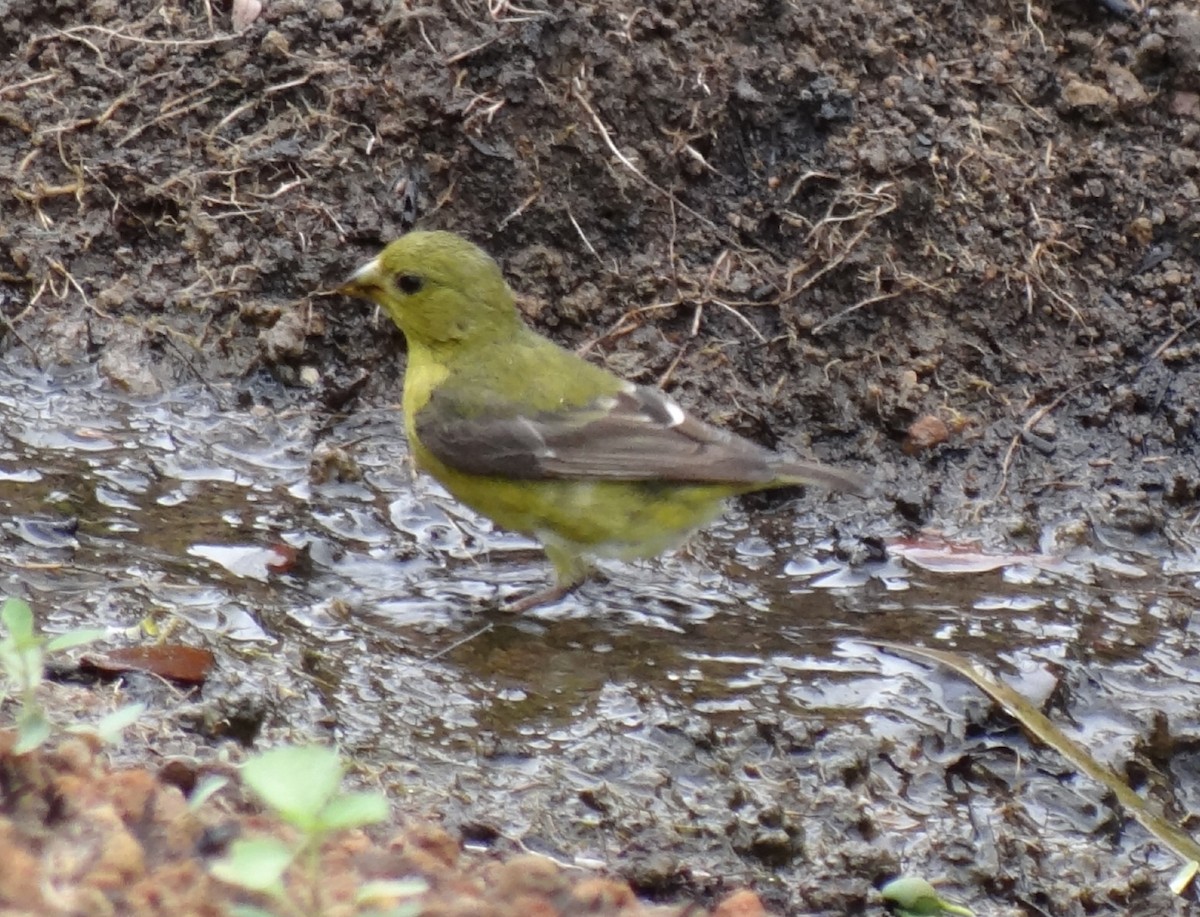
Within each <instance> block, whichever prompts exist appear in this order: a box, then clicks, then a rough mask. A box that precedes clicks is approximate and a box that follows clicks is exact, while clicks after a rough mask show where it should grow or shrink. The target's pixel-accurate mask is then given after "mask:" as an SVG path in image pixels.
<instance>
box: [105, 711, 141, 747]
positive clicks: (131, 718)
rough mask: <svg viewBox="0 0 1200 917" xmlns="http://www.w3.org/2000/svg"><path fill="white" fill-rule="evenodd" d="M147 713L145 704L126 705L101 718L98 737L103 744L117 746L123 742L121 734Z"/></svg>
mask: <svg viewBox="0 0 1200 917" xmlns="http://www.w3.org/2000/svg"><path fill="white" fill-rule="evenodd" d="M145 712H146V705H145V704H140V703H139V704H126V705H125V706H124V707H120V708H119V709H117V710H114V711H113V712H112V713H110V714H108V715H107V716H104V717H101V718H100V722H99V723H97V724H96V735H98V736H100V740H101V741H102V742H107V743H109V744H116V743H117V742H119V741H121V733H123V732H124V731H125V730H126V729H128V728H129V727H130V726H132V725H133V724H134V723H136V722H137V721H138V719H139V718H140V717H141V715H142V714H143V713H145Z"/></svg>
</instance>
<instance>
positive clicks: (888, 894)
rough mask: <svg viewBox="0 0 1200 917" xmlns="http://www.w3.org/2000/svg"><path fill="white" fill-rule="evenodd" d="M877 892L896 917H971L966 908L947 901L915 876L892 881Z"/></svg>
mask: <svg viewBox="0 0 1200 917" xmlns="http://www.w3.org/2000/svg"><path fill="white" fill-rule="evenodd" d="M879 892H880V894H882V895H883V900H884V901H886V902H887V903H888V906H889V907H891V908H892V910H893V912H894V913H895V914H897V915H898V917H938V915H940V914H953V915H956V917H973V915H972V912H971V911H969V910H968V909H967V908H965V907H963V906H962V905H959V904H952V903H951V902H949V901H947V900H946V899H945V898H943V897H941V895H939V894H938V893H937V889H935V888H934V887H933V886H932V885H930V884H929V883H928V882H927V881H925V880H924V879H921V878H918V877H917V876H903V877H901V878H899V879H892V881H891V882H889V883H887V885H885V886H883V888H881V889H880V890H879Z"/></svg>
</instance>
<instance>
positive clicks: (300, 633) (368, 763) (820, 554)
mask: <svg viewBox="0 0 1200 917" xmlns="http://www.w3.org/2000/svg"><path fill="white" fill-rule="evenodd" d="M241 394H242V395H243V396H247V395H253V396H254V397H256V398H258V399H261V400H260V402H259V404H258V405H257V406H252V407H248V408H237V407H232V405H234V404H236V403H238V401H239V393H238V392H235V391H233V390H230V389H226V388H220V389H216V390H212V389H208V388H205V387H200V386H195V387H188V388H184V389H180V390H178V391H176V392H173V393H171V394H169V395H166V396H163V397H161V398H158V399H154V400H151V401H145V400H142V401H134V400H131V399H127V398H123V397H121V396H119V395H116V394H114V393H112V392H110V391H108V390H106V389H105V387H104V386H103V385H102V384H101V383H100V382H99V381H97V379H96V378H95V376H94V375H93V374H92V373H90V372H87V371H85V372H80V373H76V374H73V375H70V376H64V377H61V378H57V379H49V378H47V377H44V376H39V375H36V374H32V373H27V374H22V373H20V372H18V371H16V370H13V369H12V368H11V367H9V368H0V513H2V517H0V519H2V522H0V525H2V529H0V530H2V531H3V540H2V542H0V589H2V590H3V592H4V593H6V594H16V595H22V596H24V597H25V598H27V599H29V601H30V602H31V604H32V605H33V606H34V608H35V611H36V612H37V614H38V615H39V618H40V620H41V622H42V626H43V628H44V629H46V630H49V631H62V630H66V629H70V628H73V627H79V626H95V625H96V624H97V623H100V624H103V625H106V626H108V627H111V628H112V629H113V636H114V642H115V643H117V644H121V643H125V642H130V640H131V629H134V628H136V627H137V626H138V624H139V622H142V621H143V619H146V618H148V617H149V618H153V619H154V620H155V621H156V622H157V623H158V625H159V626H160V627H161V626H168V627H169V626H171V622H177V621H183V622H186V626H184V627H183V628H182V629H181V630H180V631H179V632H177V633H176V634H175V636H174V638H173V639H178V640H180V641H181V642H189V643H195V644H198V645H206V646H208V647H210V648H211V649H213V650H214V651H215V652H216V653H217V655H218V659H219V663H218V668H219V669H220V670H221V672H222V675H221V677H220V678H219V679H217V680H215V681H214V682H212V683H210V685H209V686H208V687H207V688H206V689H205V694H206V695H208V698H207V699H208V700H213V697H212V696H213V695H215V694H218V693H219V692H222V691H230V692H231V693H234V694H237V693H238V692H239V691H241V692H248V693H251V694H255V695H257V696H258V698H259V699H260V700H262V699H263V698H265V699H266V700H265V707H266V711H267V719H266V729H267V731H268V733H269V736H270V738H271V740H273V741H274V740H278V739H285V738H292V739H295V738H298V737H300V738H312V737H314V736H316V737H332V738H334V739H336V740H337V741H338V742H340V743H341V744H342V745H343V746H345V747H346V748H347V749H348V750H349V751H350V752H351V753H352V754H353V755H355V756H356V758H357V760H358V761H359V762H360V764H361V766H362V767H363V769H364V771H365V772H366V773H367V775H368V776H367V779H369V780H372V781H375V782H378V783H382V784H384V785H386V786H388V787H390V788H391V789H393V790H394V791H396V792H398V793H400V794H401V795H402V796H403V797H405V798H409V799H411V800H412V804H413V805H414V806H419V807H431V808H434V809H436V810H437V811H439V812H441V813H443V814H444V815H445V817H446V818H447V819H448V821H450V822H451V823H452V824H454V825H456V826H458V827H459V828H460V829H462V830H463V831H464V832H465V833H466V835H467V836H468V837H471V838H475V839H476V840H480V841H486V842H493V841H495V840H496V839H497V838H503V839H508V840H509V841H512V842H516V843H520V844H523V845H526V846H529V847H533V848H536V849H540V850H545V851H547V852H550V853H553V854H555V855H556V856H560V857H563V858H566V859H572V858H575V859H578V860H580V861H584V862H586V861H590V859H591V858H598V859H603V860H606V861H609V862H613V861H617V860H620V859H622V858H623V857H629V858H630V859H634V858H636V857H638V856H639V854H638V851H641V854H640V855H641V856H643V857H644V856H645V855H646V851H648V850H649V851H654V856H655V857H657V858H658V859H657V860H655V862H656V863H657V864H658V865H657V866H656V867H655V868H656V869H660V870H666V872H667V874H674V872H673V871H675V870H677V869H683V868H684V866H683V864H686V869H687V872H688V874H689V875H691V876H692V877H693V878H695V877H696V876H697V875H702V874H703V873H705V872H709V873H712V874H716V875H725V876H740V877H742V878H748V877H750V876H751V875H758V874H759V872H760V871H762V872H763V874H771V875H775V876H777V877H782V878H783V879H784V880H785V882H784V884H785V885H787V883H788V882H791V883H792V887H794V886H795V883H797V882H803V881H806V880H804V879H803V878H801V876H808V877H809V879H808V881H812V877H813V876H816V875H820V874H822V871H823V870H825V871H829V872H831V873H834V874H839V875H841V874H846V875H858V876H860V877H863V876H866V877H868V878H870V877H871V876H874V875H875V874H876V873H878V874H885V873H888V872H892V871H896V870H898V869H901V868H911V867H912V866H913V865H916V867H917V868H919V869H920V870H922V871H924V872H928V873H930V874H952V873H953V872H954V871H955V870H956V869H962V868H967V869H969V870H971V871H978V870H982V871H985V872H987V873H988V874H989V875H1008V874H1012V875H1021V876H1025V877H1026V878H1025V879H1022V881H1031V880H1030V879H1029V878H1028V877H1029V876H1030V875H1031V870H1032V871H1033V874H1036V875H1041V876H1043V877H1044V880H1045V881H1047V882H1061V883H1065V884H1064V888H1066V889H1068V890H1069V889H1070V888H1071V887H1077V888H1082V887H1085V886H1086V885H1087V883H1089V882H1092V881H1095V876H1096V875H1099V874H1100V873H1101V872H1104V873H1105V874H1112V873H1114V872H1115V873H1123V872H1129V871H1131V870H1132V869H1133V867H1134V864H1135V863H1149V864H1150V865H1151V866H1152V867H1153V868H1154V869H1155V870H1156V871H1159V872H1161V873H1162V874H1163V875H1166V874H1167V873H1168V872H1169V870H1170V869H1171V868H1172V866H1173V861H1172V860H1171V858H1170V857H1169V856H1167V855H1165V854H1163V853H1162V852H1161V851H1160V850H1158V848H1157V847H1156V845H1155V844H1154V843H1153V842H1151V841H1150V840H1149V839H1148V838H1147V837H1146V835H1144V834H1143V833H1142V832H1141V831H1140V829H1138V828H1136V827H1131V828H1130V829H1129V830H1128V831H1127V832H1120V831H1115V830H1114V829H1113V827H1112V826H1113V824H1114V823H1119V818H1118V817H1116V816H1114V815H1113V813H1112V811H1111V809H1110V808H1109V806H1108V805H1107V804H1106V803H1105V801H1104V799H1103V793H1102V791H1101V790H1100V789H1099V788H1098V787H1094V786H1090V785H1089V784H1088V783H1087V782H1086V781H1084V780H1081V779H1077V778H1073V777H1072V776H1071V774H1070V772H1069V769H1068V768H1066V767H1065V766H1063V765H1062V762H1060V761H1057V760H1056V759H1055V757H1054V756H1053V754H1051V753H1049V752H1048V751H1046V750H1044V749H1039V748H1037V747H1034V746H1030V745H1029V743H1028V742H1026V741H1025V739H1024V738H1023V737H1022V736H1021V735H1020V734H1019V733H1018V732H1017V731H1016V730H1014V729H1011V728H1009V726H1008V724H1007V722H1006V721H1005V720H1004V718H1002V717H996V718H990V719H989V718H988V717H987V716H986V711H987V710H988V709H989V705H988V704H987V702H986V701H985V700H984V699H983V698H982V696H981V695H979V694H978V692H976V691H975V690H974V689H973V688H972V687H971V686H969V685H966V684H964V683H962V682H961V681H959V680H958V679H956V678H954V677H951V676H948V675H947V674H946V673H943V672H939V671H936V670H931V669H929V668H926V667H922V666H919V665H916V664H914V663H912V662H910V661H907V660H904V659H900V658H897V657H894V656H889V655H887V654H885V653H881V652H879V651H877V650H876V649H875V648H873V647H872V645H871V641H874V640H886V641H895V642H913V643H920V644H924V645H929V646H936V647H940V648H944V649H953V650H956V651H958V652H962V653H966V654H969V655H971V656H972V657H973V658H975V659H977V660H978V661H980V662H983V663H985V664H987V665H990V666H992V667H994V668H995V669H996V670H997V671H999V672H1000V674H1002V675H1003V676H1004V677H1006V678H1007V679H1009V680H1010V682H1012V683H1013V684H1014V685H1015V686H1016V687H1017V688H1019V689H1020V690H1021V691H1022V692H1023V693H1024V694H1025V695H1026V696H1027V697H1029V698H1031V699H1033V700H1035V702H1038V703H1042V704H1043V705H1044V708H1045V709H1046V710H1047V711H1048V712H1049V713H1050V714H1051V715H1052V716H1053V717H1055V718H1056V719H1057V720H1058V721H1059V722H1060V723H1061V724H1062V725H1063V726H1064V727H1065V728H1068V729H1072V728H1073V729H1074V730H1076V735H1077V737H1078V738H1079V739H1080V740H1081V741H1083V742H1084V743H1085V744H1087V745H1088V746H1089V747H1090V748H1091V749H1092V750H1093V751H1094V753H1095V754H1096V756H1097V757H1098V758H1100V759H1101V760H1102V761H1106V762H1109V763H1111V764H1113V765H1114V766H1115V767H1117V768H1118V769H1122V768H1125V769H1127V770H1129V772H1130V773H1131V774H1133V775H1134V776H1135V778H1136V779H1138V780H1140V781H1141V782H1142V783H1143V785H1145V786H1146V787H1147V788H1148V791H1149V792H1153V793H1156V794H1158V795H1159V796H1161V797H1162V799H1163V802H1164V806H1165V807H1167V808H1168V810H1172V811H1174V812H1175V815H1176V817H1182V813H1184V812H1193V813H1196V812H1200V751H1198V749H1200V743H1197V742H1196V740H1195V737H1196V736H1197V735H1200V670H1198V669H1197V668H1196V666H1195V664H1194V659H1195V658H1196V654H1197V651H1198V650H1200V614H1198V613H1197V611H1196V608H1197V603H1196V596H1197V593H1198V591H1200V589H1198V585H1200V584H1198V581H1197V570H1198V569H1200V565H1198V564H1197V559H1196V555H1195V554H1191V555H1189V554H1187V553H1186V552H1185V553H1184V554H1180V555H1176V554H1171V555H1169V556H1162V553H1161V552H1160V553H1159V554H1157V555H1155V554H1146V553H1138V552H1135V551H1127V552H1119V551H1113V550H1110V549H1103V548H1101V547H1099V546H1095V545H1092V546H1088V547H1086V548H1079V549H1076V550H1074V551H1073V552H1070V553H1068V555H1067V556H1066V558H1065V560H1064V562H1063V564H1062V567H1061V569H1055V565H1053V564H1027V565H1022V564H1019V563H1018V564H1015V565H1009V566H1007V567H1005V569H1003V570H992V571H989V572H975V573H971V574H970V575H965V574H964V575H956V576H951V575H941V574H937V573H933V572H930V571H928V570H924V569H921V568H920V567H919V566H917V565H916V564H915V563H913V562H905V561H903V560H902V559H900V558H898V557H891V558H889V559H887V560H884V561H874V562H871V563H864V564H859V565H857V566H853V567H847V566H846V565H844V564H842V563H840V562H838V561H836V560H835V559H834V558H833V552H832V550H831V548H830V545H829V544H827V543H826V539H827V535H826V534H825V530H824V529H823V528H818V526H820V525H827V524H828V519H829V518H830V517H834V516H835V514H838V513H842V512H851V513H854V512H862V511H863V510H862V508H861V507H859V508H854V507H853V506H852V505H851V503H850V502H848V501H846V502H842V503H838V504H837V506H836V507H834V506H833V505H832V504H825V503H824V502H816V503H809V504H805V503H803V502H800V503H797V504H795V505H794V506H793V505H792V504H790V503H789V504H786V505H783V506H782V507H781V508H779V509H778V510H776V511H774V512H771V513H766V514H751V515H749V516H748V515H747V514H746V513H745V512H743V511H741V510H740V509H737V508H735V509H734V510H732V511H731V513H730V514H729V515H728V516H727V518H726V519H725V521H724V522H723V523H721V524H720V525H718V526H717V527H716V528H715V529H713V530H711V531H710V532H708V533H706V534H705V535H704V536H702V537H701V538H699V539H697V541H696V544H695V545H694V546H693V548H692V549H691V550H690V551H689V552H681V553H678V554H676V555H674V556H671V557H667V558H665V559H663V560H661V561H656V562H652V563H646V564H640V565H619V564H617V565H612V566H609V567H607V568H605V569H606V571H607V573H608V575H609V578H608V581H607V582H596V583H591V584H589V585H588V586H586V587H585V588H584V589H583V590H582V592H581V594H580V595H579V596H577V597H574V598H571V599H568V600H565V601H564V602H561V603H559V604H558V605H555V606H552V607H550V608H546V609H541V610H538V611H535V612H533V613H529V614H526V615H524V616H520V617H513V616H509V615H505V614H503V613H501V612H498V611H495V610H491V609H489V607H488V604H487V603H488V602H489V600H494V599H496V598H497V597H498V596H505V595H511V594H514V593H520V592H523V591H525V590H528V589H532V588H536V587H538V586H540V585H541V584H543V582H544V581H545V577H546V575H547V573H548V566H547V564H546V563H545V562H544V560H543V558H542V557H541V555H540V553H539V552H537V550H536V549H535V545H533V544H532V543H531V542H529V541H528V540H527V539H524V538H521V537H519V536H514V535H510V534H506V533H499V532H496V531H494V530H492V528H491V526H490V525H489V524H488V523H487V522H486V521H484V520H481V519H478V518H476V517H475V516H473V515H472V514H470V513H469V512H467V511H466V510H464V509H463V508H462V507H460V506H458V505H457V504H455V503H454V501H453V500H451V499H449V498H448V497H446V496H445V495H444V494H443V493H442V492H441V491H440V490H439V489H438V488H437V487H436V485H434V484H433V483H432V482H430V481H429V480H428V479H426V478H423V477H420V476H416V477H414V475H413V474H412V473H411V470H410V468H409V467H408V465H407V463H406V461H405V460H404V458H403V434H402V431H401V428H400V421H399V417H398V416H397V415H396V414H395V412H393V411H388V410H364V411H362V412H361V413H359V414H357V415H355V416H353V417H349V418H345V419H342V420H337V421H333V422H327V421H326V420H325V419H324V418H321V417H318V416H316V415H315V414H314V413H312V412H311V411H310V410H308V409H307V407H306V406H305V405H304V403H303V402H302V401H298V400H296V401H293V400H290V399H293V398H294V397H295V396H294V394H289V393H282V392H280V391H278V390H275V389H269V390H266V389H264V390H263V391H258V392H253V393H241ZM267 399H277V400H285V399H287V403H288V405H289V406H288V407H286V408H278V409H270V408H266V407H263V406H262V404H263V403H265V402H266V400H267ZM249 400H250V398H249V397H246V398H245V401H249ZM317 443H322V444H324V445H326V446H336V447H341V448H342V449H344V450H345V451H346V452H347V453H348V454H350V455H351V456H352V457H353V464H354V465H355V466H356V467H357V469H358V470H359V471H360V472H361V477H360V478H359V479H358V480H345V481H341V482H339V481H327V482H325V483H313V482H312V479H311V475H310V465H311V464H312V455H313V448H314V445H316V444H317ZM847 507H849V509H846V508H847ZM825 513H828V514H829V515H828V516H826V517H825V520H826V521H825V522H822V521H821V520H822V518H823V516H822V514H825ZM806 527H807V530H806ZM967 562H969V563H975V562H977V561H976V560H975V559H970V560H969V561H967ZM983 566H986V563H985V564H983ZM155 715H161V716H163V717H164V718H165V719H164V724H163V725H162V728H160V729H159V731H158V735H157V736H156V737H155V739H154V741H155V742H156V743H162V745H164V746H166V747H167V748H166V750H170V747H172V743H174V742H175V741H176V740H175V738H173V736H174V735H176V734H177V733H179V731H180V730H179V729H178V728H176V727H175V726H173V725H172V722H171V717H172V716H173V715H174V713H173V711H172V710H170V709H167V710H161V711H158V712H157V713H156V714H155ZM1189 737H1190V738H1189ZM180 747H181V748H183V747H186V748H188V750H189V751H190V752H191V753H194V754H197V755H204V754H211V753H212V752H211V749H210V748H209V747H208V746H206V744H205V743H203V742H193V743H192V744H191V745H190V746H189V745H187V744H186V743H182V742H181V743H180ZM159 750H160V751H162V750H164V748H162V747H159ZM1147 762H1148V763H1147ZM1095 831H1100V832H1101V834H1100V835H1094V834H1093V832H1095ZM1104 832H1108V833H1107V834H1106V833H1104ZM1006 839H1007V840H1008V841H1014V839H1016V840H1018V841H1020V843H1034V844H1036V845H1038V847H1039V850H1040V851H1041V852H1040V853H1039V856H1038V857H1037V864H1036V865H1034V866H1031V865H1030V863H1029V862H1026V860H1025V859H1023V858H1022V856H1017V855H1016V854H1014V853H1013V852H1012V850H1011V849H1009V848H1008V847H1006V846H1005V840H1006ZM1081 839H1082V842H1083V844H1084V849H1086V850H1087V855H1086V856H1081V855H1080V846H1079V845H1080V843H1081ZM635 871H636V868H635ZM1098 871H1099V872H1098ZM1089 876H1091V877H1092V878H1089ZM645 881H646V883H647V884H648V885H652V884H653V883H652V881H651V879H650V878H647V879H646V880H645ZM662 881H664V882H667V879H665V878H664V879H663V880H662ZM1165 881H1166V880H1165V879H1164V880H1163V882H1164V884H1165ZM1068 893H1069V892H1068V891H1064V892H1061V894H1060V895H1059V897H1061V895H1067V894H1068ZM780 894H781V896H782V897H781V900H786V898H787V893H786V892H781V893H780Z"/></svg>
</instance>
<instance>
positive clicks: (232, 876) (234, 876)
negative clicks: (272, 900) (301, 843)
mask: <svg viewBox="0 0 1200 917" xmlns="http://www.w3.org/2000/svg"><path fill="white" fill-rule="evenodd" d="M295 856H296V854H295V851H294V850H292V848H291V847H289V846H288V845H287V844H285V843H283V842H282V841H277V840H275V839H274V838H269V837H262V838H242V839H239V840H236V841H234V842H233V843H232V844H230V846H229V853H228V854H227V855H226V856H225V857H223V858H222V859H220V860H218V861H217V862H215V863H213V864H212V867H211V870H210V871H211V872H212V874H213V875H214V876H216V877H217V878H218V879H220V880H221V881H222V882H228V883H229V884H230V885H237V886H239V887H240V888H245V889H249V890H250V891H255V892H266V893H267V894H271V895H275V896H279V895H282V894H283V886H282V884H281V883H280V879H282V878H283V874H284V873H285V872H287V868H288V867H289V866H291V865H292V860H293V859H295Z"/></svg>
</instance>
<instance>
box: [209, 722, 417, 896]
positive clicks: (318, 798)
mask: <svg viewBox="0 0 1200 917" xmlns="http://www.w3.org/2000/svg"><path fill="white" fill-rule="evenodd" d="M342 774H343V767H342V762H341V760H340V759H339V757H338V754H337V752H335V751H334V750H333V749H331V748H324V747H322V746H316V745H310V746H293V747H284V748H276V749H273V750H271V751H267V752H263V753H262V754H261V755H259V756H258V757H255V758H251V759H250V760H249V761H247V762H246V763H245V764H244V765H243V766H242V780H243V781H244V782H245V784H246V785H247V786H248V787H249V788H250V789H251V790H252V791H253V792H254V793H255V794H256V795H257V796H258V797H259V799H261V800H262V801H263V803H265V804H266V805H267V807H268V808H270V809H271V810H272V811H273V812H274V813H275V814H276V815H277V816H278V817H279V818H280V819H282V820H283V821H284V822H286V823H287V824H289V825H291V826H292V827H293V828H295V829H296V831H297V833H298V834H299V837H298V839H297V840H296V841H294V842H292V843H288V842H286V841H283V840H280V839H278V838H272V837H259V838H240V839H238V840H236V841H234V842H233V843H232V844H231V845H230V848H229V853H228V854H227V855H226V856H225V857H224V858H223V859H221V860H220V861H218V862H216V863H214V864H213V867H212V872H213V875H215V876H216V877H217V878H218V879H221V880H222V881H224V882H228V883H230V884H231V885H237V886H239V887H241V888H244V889H247V890H250V891H255V892H261V893H263V894H265V895H267V896H269V897H270V898H271V899H273V901H274V903H275V905H276V906H277V907H278V908H280V909H281V910H282V911H283V912H285V913H288V914H302V915H306V917H317V915H320V914H322V913H323V911H324V908H323V904H322V900H321V847H322V845H323V844H324V843H325V841H326V840H327V839H328V838H329V836H330V835H331V834H333V833H335V832H337V831H344V830H348V829H350V828H360V827H364V826H366V825H371V824H376V823H378V822H382V821H384V820H386V819H387V817H388V802H387V799H386V798H385V797H384V796H383V794H382V793H372V792H361V793H343V792H340V786H341V782H342ZM293 864H295V865H297V866H298V867H299V868H300V870H301V878H302V886H306V887H307V895H305V896H304V897H305V898H306V899H307V900H306V901H301V900H300V898H299V897H298V896H297V895H295V894H289V893H288V890H287V888H286V887H285V885H284V875H285V874H286V873H287V871H288V870H289V869H290V868H291V867H292V866H293ZM425 889H426V885H425V883H424V882H423V881H422V880H420V879H406V880H400V881H398V882H384V883H380V882H372V883H369V884H368V885H366V886H364V887H363V888H362V889H360V891H359V895H358V901H357V903H359V904H361V905H364V906H371V905H373V904H375V903H376V902H378V901H382V900H391V901H397V900H399V899H403V898H410V897H414V896H416V895H418V894H420V893H421V892H423V891H425ZM417 912H418V908H417V906H416V905H415V904H413V903H411V902H410V903H408V904H405V905H401V906H399V907H394V908H392V910H390V911H386V912H375V913H386V914H387V917H406V915H412V914H416V913H417ZM233 913H234V914H235V915H237V917H263V915H268V914H272V913H275V912H272V911H265V910H263V909H261V908H255V907H243V908H238V909H236V910H235V911H234V912H233Z"/></svg>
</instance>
